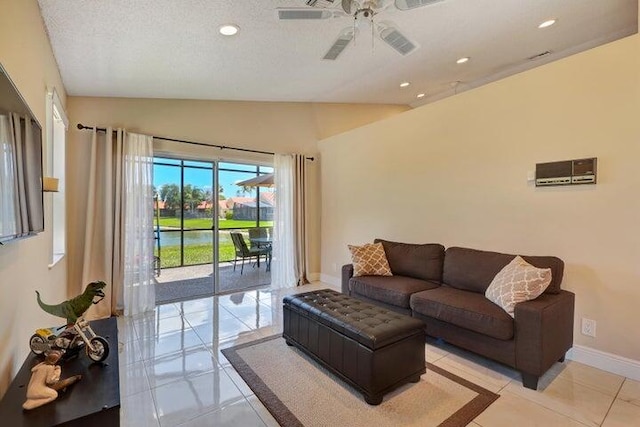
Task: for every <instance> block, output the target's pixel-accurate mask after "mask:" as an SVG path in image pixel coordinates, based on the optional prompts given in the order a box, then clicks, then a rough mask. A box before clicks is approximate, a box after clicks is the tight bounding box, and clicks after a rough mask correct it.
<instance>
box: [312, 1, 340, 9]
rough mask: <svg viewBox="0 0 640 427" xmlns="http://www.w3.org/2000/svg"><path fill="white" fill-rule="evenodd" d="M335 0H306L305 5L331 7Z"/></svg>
mask: <svg viewBox="0 0 640 427" xmlns="http://www.w3.org/2000/svg"><path fill="white" fill-rule="evenodd" d="M335 2H337V0H307V1H306V3H307V6H311V7H323V8H324V7H332V6H333V4H334V3H335Z"/></svg>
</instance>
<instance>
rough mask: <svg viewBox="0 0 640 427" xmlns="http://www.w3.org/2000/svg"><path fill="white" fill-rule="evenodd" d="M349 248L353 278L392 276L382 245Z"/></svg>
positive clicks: (350, 246)
mask: <svg viewBox="0 0 640 427" xmlns="http://www.w3.org/2000/svg"><path fill="white" fill-rule="evenodd" d="M348 246H349V251H350V252H351V260H352V261H353V276H354V277H357V276H392V274H391V268H389V262H388V261H387V255H386V254H385V253H384V248H383V247H382V243H367V244H366V245H363V246H352V245H348Z"/></svg>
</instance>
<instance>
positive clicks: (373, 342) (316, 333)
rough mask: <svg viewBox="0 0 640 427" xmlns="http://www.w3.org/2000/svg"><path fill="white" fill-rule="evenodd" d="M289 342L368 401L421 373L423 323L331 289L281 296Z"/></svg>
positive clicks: (377, 401) (375, 402)
mask: <svg viewBox="0 0 640 427" xmlns="http://www.w3.org/2000/svg"><path fill="white" fill-rule="evenodd" d="M283 303H284V332H283V334H282V335H283V337H284V338H285V339H286V341H287V344H289V345H294V346H296V347H297V348H299V349H301V350H302V351H304V352H305V353H307V354H308V355H310V356H311V357H312V358H314V359H315V360H317V361H318V362H319V363H320V364H322V365H323V366H324V367H326V368H327V369H329V370H330V371H332V372H333V373H335V374H336V375H338V376H339V377H340V378H342V379H343V380H345V381H346V382H348V383H349V384H351V385H352V386H354V387H355V388H356V389H358V391H360V392H361V393H362V394H363V395H364V399H365V401H366V402H367V403H368V404H370V405H378V404H380V403H381V402H382V397H383V396H384V394H385V393H387V392H389V391H391V390H393V389H394V388H396V387H398V386H401V385H403V384H405V383H407V382H418V381H419V380H420V375H422V374H424V373H425V372H426V370H425V360H424V350H425V331H424V323H423V322H422V321H421V320H418V319H414V318H413V317H409V316H405V315H403V314H398V313H395V312H392V311H389V310H385V309H384V308H380V307H378V306H375V305H373V304H369V303H366V302H363V301H360V300H357V299H355V298H351V297H349V296H347V295H344V294H341V293H339V292H335V291H332V290H330V289H322V290H319V291H313V292H306V293H303V294H298V295H289V296H286V297H285V298H284V301H283Z"/></svg>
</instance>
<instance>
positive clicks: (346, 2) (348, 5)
mask: <svg viewBox="0 0 640 427" xmlns="http://www.w3.org/2000/svg"><path fill="white" fill-rule="evenodd" d="M353 6H354V5H353V0H342V10H344V11H345V13H346V14H347V15H352V14H353V13H354V12H355V9H354V7H353Z"/></svg>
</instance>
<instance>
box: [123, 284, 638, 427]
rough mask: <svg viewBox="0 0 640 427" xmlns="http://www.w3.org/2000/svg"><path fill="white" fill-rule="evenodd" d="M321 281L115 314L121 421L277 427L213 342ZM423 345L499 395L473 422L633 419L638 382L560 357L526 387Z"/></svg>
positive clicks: (248, 331) (231, 336) (492, 367)
mask: <svg viewBox="0 0 640 427" xmlns="http://www.w3.org/2000/svg"><path fill="white" fill-rule="evenodd" d="M326 287H332V286H330V285H326V284H323V283H314V284H311V285H306V286H304V287H300V288H295V289H287V290H277V291H271V290H269V289H264V290H251V291H248V292H241V293H237V294H231V295H224V296H220V297H207V298H202V299H197V300H191V301H185V302H178V303H171V304H165V305H161V306H158V307H156V310H155V312H153V313H150V314H148V315H146V316H140V317H136V318H133V319H127V318H119V319H118V331H119V341H120V342H119V346H118V347H119V353H120V354H119V357H120V395H121V408H122V409H121V425H123V426H136V427H137V426H155V427H167V426H190V427H196V426H243V427H244V426H277V425H278V424H277V423H276V422H275V420H274V419H273V417H272V416H271V415H270V414H269V412H268V411H267V410H266V408H265V407H264V406H263V405H262V403H260V401H259V400H258V398H257V397H256V396H255V395H254V394H253V392H252V391H251V389H250V388H249V387H248V386H247V384H246V383H245V382H244V381H243V380H242V378H241V377H240V376H239V375H238V373H237V372H236V371H235V370H234V369H233V367H232V366H231V365H230V364H229V362H228V360H226V358H225V357H224V356H223V355H222V353H221V350H222V349H223V348H227V347H232V346H235V345H238V344H240V343H244V342H248V341H253V340H255V339H258V338H262V337H267V336H270V335H274V334H277V333H281V332H282V304H281V301H282V297H283V296H284V295H286V294H289V293H298V292H304V291H309V290H314V289H322V288H326ZM425 348H426V359H427V360H428V361H429V362H431V363H435V364H436V365H438V366H441V367H443V368H444V369H447V370H448V371H450V372H452V373H455V374H457V375H459V376H461V377H463V378H467V379H469V380H470V381H472V382H475V383H476V384H479V385H481V386H483V387H486V388H487V389H489V390H492V391H494V392H496V393H498V394H500V395H501V398H500V399H498V400H497V401H496V402H495V403H494V404H493V405H491V406H490V407H489V408H488V409H487V410H486V411H484V412H483V413H482V414H480V416H478V417H477V418H476V419H475V420H474V423H472V424H471V425H474V426H476V427H477V426H480V427H493V426H503V425H504V426H514V425H518V426H538V425H540V426H543V425H544V426H585V425H587V426H600V425H602V426H606V427H609V426H630V425H640V423H639V424H633V423H638V421H637V420H639V419H640V382H638V381H633V380H631V379H626V378H624V377H621V376H618V375H614V374H611V373H608V372H604V371H601V370H598V369H595V368H591V367H589V366H586V365H582V364H580V363H577V362H573V361H567V362H566V363H563V364H559V363H558V364H556V365H555V366H554V367H552V369H550V371H549V372H548V373H547V374H546V375H545V376H544V377H543V378H541V380H540V389H539V390H538V391H533V390H528V389H525V388H523V387H522V382H521V378H520V375H519V373H518V372H516V371H514V370H512V369H510V368H507V367H505V366H502V365H500V364H497V363H495V362H491V361H489V360H487V359H484V358H482V357H479V356H476V355H473V354H470V353H467V352H465V351H463V350H460V349H457V348H455V347H452V346H450V345H448V344H446V343H443V342H440V341H435V340H431V339H429V340H428V341H427V344H426V346H425ZM345 425H346V424H345Z"/></svg>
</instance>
